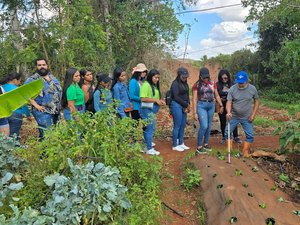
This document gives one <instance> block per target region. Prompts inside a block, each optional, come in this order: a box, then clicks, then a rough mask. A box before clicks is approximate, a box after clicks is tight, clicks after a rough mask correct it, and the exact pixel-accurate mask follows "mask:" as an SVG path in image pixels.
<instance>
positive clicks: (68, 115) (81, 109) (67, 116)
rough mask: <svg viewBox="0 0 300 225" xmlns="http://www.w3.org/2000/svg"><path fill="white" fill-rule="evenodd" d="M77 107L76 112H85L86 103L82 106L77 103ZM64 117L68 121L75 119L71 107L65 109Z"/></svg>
mask: <svg viewBox="0 0 300 225" xmlns="http://www.w3.org/2000/svg"><path fill="white" fill-rule="evenodd" d="M75 108H76V112H79V113H85V105H80V106H78V105H75ZM64 118H65V120H67V121H68V120H74V119H73V117H72V114H71V111H70V109H69V108H65V109H64Z"/></svg>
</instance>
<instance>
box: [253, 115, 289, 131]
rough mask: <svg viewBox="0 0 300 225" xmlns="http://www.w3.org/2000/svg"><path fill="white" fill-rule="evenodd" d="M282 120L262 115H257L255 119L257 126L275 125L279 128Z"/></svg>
mask: <svg viewBox="0 0 300 225" xmlns="http://www.w3.org/2000/svg"><path fill="white" fill-rule="evenodd" d="M282 123H283V122H282V121H277V120H272V119H270V118H266V117H261V116H256V117H255V120H254V125H255V126H259V127H264V128H267V127H274V128H277V127H279V126H280V125H282Z"/></svg>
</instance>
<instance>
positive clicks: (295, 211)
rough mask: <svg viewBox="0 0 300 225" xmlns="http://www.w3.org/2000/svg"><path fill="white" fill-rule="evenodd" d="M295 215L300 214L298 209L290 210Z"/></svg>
mask: <svg viewBox="0 0 300 225" xmlns="http://www.w3.org/2000/svg"><path fill="white" fill-rule="evenodd" d="M292 212H293V213H294V214H295V215H297V216H300V210H293V211H292Z"/></svg>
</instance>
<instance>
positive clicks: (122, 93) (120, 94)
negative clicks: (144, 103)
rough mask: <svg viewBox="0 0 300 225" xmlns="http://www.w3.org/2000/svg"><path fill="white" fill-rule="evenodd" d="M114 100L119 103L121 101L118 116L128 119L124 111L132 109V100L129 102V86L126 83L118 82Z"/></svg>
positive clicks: (113, 90)
mask: <svg viewBox="0 0 300 225" xmlns="http://www.w3.org/2000/svg"><path fill="white" fill-rule="evenodd" d="M112 93H113V98H114V99H115V100H117V101H119V105H118V114H119V115H120V116H121V118H124V117H126V113H125V112H124V109H126V108H129V107H130V100H129V94H128V89H127V85H126V83H124V82H122V83H121V82H119V81H118V82H117V83H116V84H115V86H114V87H113V89H112Z"/></svg>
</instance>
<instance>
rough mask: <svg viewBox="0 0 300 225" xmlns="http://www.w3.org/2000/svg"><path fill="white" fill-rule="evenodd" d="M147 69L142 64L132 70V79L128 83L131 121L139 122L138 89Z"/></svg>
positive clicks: (139, 102)
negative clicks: (131, 108)
mask: <svg viewBox="0 0 300 225" xmlns="http://www.w3.org/2000/svg"><path fill="white" fill-rule="evenodd" d="M147 72H148V69H147V68H146V66H145V65H144V64H143V63H139V64H137V65H136V67H134V68H133V70H132V77H131V79H130V81H129V98H130V101H131V102H132V107H133V110H132V112H131V117H132V119H135V120H139V119H140V118H141V116H140V112H139V110H140V105H141V98H140V87H141V85H142V83H143V81H144V79H145V77H146V76H147Z"/></svg>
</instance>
